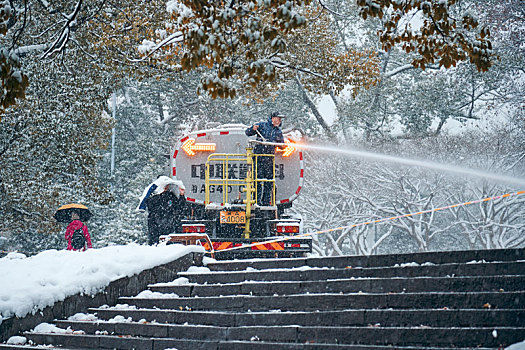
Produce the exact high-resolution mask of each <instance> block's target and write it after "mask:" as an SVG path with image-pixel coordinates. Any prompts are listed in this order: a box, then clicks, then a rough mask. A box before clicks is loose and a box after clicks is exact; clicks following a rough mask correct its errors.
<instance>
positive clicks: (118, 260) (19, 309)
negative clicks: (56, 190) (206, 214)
mask: <svg viewBox="0 0 525 350" xmlns="http://www.w3.org/2000/svg"><path fill="white" fill-rule="evenodd" d="M190 252H204V249H203V248H202V247H197V246H182V245H178V244H172V245H159V246H156V247H152V246H144V245H137V244H129V245H125V246H110V247H105V248H100V249H88V250H87V251H85V252H77V251H67V250H47V251H44V252H41V253H39V254H37V255H35V256H32V257H26V256H25V255H24V254H20V253H9V254H8V255H7V256H5V257H3V258H1V259H0V323H2V320H3V319H7V318H9V317H12V316H14V315H16V316H18V317H24V316H26V315H27V314H29V313H32V314H34V313H35V312H37V311H39V310H42V309H44V308H45V307H47V306H51V305H53V304H54V303H55V302H58V301H62V300H64V299H65V298H67V297H69V296H72V295H75V294H79V293H84V294H89V295H94V294H96V293H98V292H100V291H101V290H103V289H104V288H105V287H107V286H108V285H109V283H110V282H112V281H115V280H118V279H119V278H122V277H126V276H128V277H129V276H132V275H134V274H137V273H139V272H141V271H143V270H147V269H150V268H152V267H154V266H157V265H162V264H166V263H168V262H170V261H173V260H176V259H178V258H180V257H182V256H184V255H186V254H188V253H190Z"/></svg>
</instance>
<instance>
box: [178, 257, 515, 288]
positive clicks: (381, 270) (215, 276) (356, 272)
mask: <svg viewBox="0 0 525 350" xmlns="http://www.w3.org/2000/svg"><path fill="white" fill-rule="evenodd" d="M523 271H525V261H519V262H493V263H472V264H442V265H417V266H412V265H406V266H391V267H372V268H350V267H349V268H343V269H340V268H337V269H336V268H307V269H304V268H298V269H274V270H271V269H270V270H256V271H253V270H248V271H246V270H244V271H216V272H210V273H190V272H179V274H178V275H179V276H181V277H186V278H188V279H189V281H190V282H191V283H199V284H204V283H207V284H217V283H236V282H243V281H321V280H329V279H350V278H352V277H353V278H359V277H371V278H372V277H373V278H392V277H447V276H451V277H458V276H465V277H466V276H497V275H523Z"/></svg>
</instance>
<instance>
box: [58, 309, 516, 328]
mask: <svg viewBox="0 0 525 350" xmlns="http://www.w3.org/2000/svg"><path fill="white" fill-rule="evenodd" d="M90 312H92V313H96V314H97V316H98V319H99V320H101V321H102V320H106V321H107V320H114V319H116V317H123V318H124V319H126V320H133V321H135V322H138V321H140V320H148V321H150V322H156V323H169V324H194V325H212V326H220V327H237V326H257V325H262V326H265V325H266V326H273V325H276V324H279V325H300V326H359V325H380V326H390V327H402V326H410V325H425V326H432V327H488V326H491V325H494V324H497V325H499V326H505V327H512V326H516V325H518V324H520V321H521V322H522V323H523V320H525V310H516V309H514V310H512V309H461V310H457V309H456V310H453V309H411V310H410V309H407V310H394V309H383V310H380V309H350V310H336V311H316V312H306V311H281V310H274V311H263V312H218V311H193V310H192V311H186V310H184V311H181V310H171V309H166V310H161V309H133V308H129V309H125V308H122V307H120V308H118V309H114V308H100V309H90ZM56 324H57V325H58V326H59V327H61V328H64V326H66V327H65V328H67V326H68V325H72V323H71V322H70V321H56ZM72 328H74V327H72Z"/></svg>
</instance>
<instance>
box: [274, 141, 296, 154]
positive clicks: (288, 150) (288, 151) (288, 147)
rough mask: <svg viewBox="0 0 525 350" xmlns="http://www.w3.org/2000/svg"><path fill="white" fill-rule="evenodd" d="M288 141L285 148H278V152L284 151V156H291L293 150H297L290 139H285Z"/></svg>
mask: <svg viewBox="0 0 525 350" xmlns="http://www.w3.org/2000/svg"><path fill="white" fill-rule="evenodd" d="M285 142H286V147H285V148H277V149H276V151H277V152H282V153H283V157H289V156H291V155H292V153H293V152H295V147H293V146H292V143H291V142H290V141H288V140H286V141H285Z"/></svg>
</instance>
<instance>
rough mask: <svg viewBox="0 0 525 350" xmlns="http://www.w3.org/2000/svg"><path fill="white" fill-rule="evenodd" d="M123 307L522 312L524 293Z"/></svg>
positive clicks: (226, 299) (149, 302) (174, 301)
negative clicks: (519, 310) (498, 310)
mask: <svg viewBox="0 0 525 350" xmlns="http://www.w3.org/2000/svg"><path fill="white" fill-rule="evenodd" d="M119 301H120V303H122V304H129V305H134V306H136V307H137V308H147V309H151V308H159V309H175V310H214V311H237V312H241V311H244V312H248V311H265V310H283V311H302V310H308V311H317V310H344V309H348V308H356V309H361V308H374V309H388V308H393V309H415V308H418V309H439V308H444V307H446V308H449V309H459V308H461V309H482V308H483V307H489V306H490V307H491V308H498V309H522V308H524V306H525V291H519V292H432V293H347V294H335V293H324V294H321V293H319V294H294V295H276V296H248V295H235V296H214V297H191V298H176V297H173V296H167V297H165V298H158V297H153V298H152V297H148V298H139V297H122V298H120V299H119Z"/></svg>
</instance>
